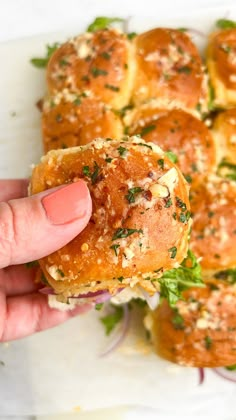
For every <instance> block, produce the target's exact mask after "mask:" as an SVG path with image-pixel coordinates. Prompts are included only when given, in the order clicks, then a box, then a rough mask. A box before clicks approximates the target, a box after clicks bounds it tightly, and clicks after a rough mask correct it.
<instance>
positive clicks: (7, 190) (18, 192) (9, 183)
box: [0, 179, 29, 202]
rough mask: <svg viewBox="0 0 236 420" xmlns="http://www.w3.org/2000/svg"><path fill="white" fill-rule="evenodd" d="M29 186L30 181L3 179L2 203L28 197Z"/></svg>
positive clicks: (0, 181) (0, 188)
mask: <svg viewBox="0 0 236 420" xmlns="http://www.w3.org/2000/svg"><path fill="white" fill-rule="evenodd" d="M28 185H29V180H28V179H1V180H0V202H1V201H8V200H12V199H14V198H22V197H26V196H27V195H28V194H27V189H28Z"/></svg>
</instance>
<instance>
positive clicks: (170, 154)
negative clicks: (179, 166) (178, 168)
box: [165, 150, 178, 163]
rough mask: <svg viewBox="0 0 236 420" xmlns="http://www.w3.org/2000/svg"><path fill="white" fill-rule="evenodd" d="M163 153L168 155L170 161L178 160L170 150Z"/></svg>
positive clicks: (175, 161)
mask: <svg viewBox="0 0 236 420" xmlns="http://www.w3.org/2000/svg"><path fill="white" fill-rule="evenodd" d="M165 155H166V156H167V157H168V159H170V161H171V162H172V163H177V162H178V157H177V156H176V154H175V153H174V152H171V150H169V151H168V152H165Z"/></svg>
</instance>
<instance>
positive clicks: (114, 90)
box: [105, 83, 120, 92]
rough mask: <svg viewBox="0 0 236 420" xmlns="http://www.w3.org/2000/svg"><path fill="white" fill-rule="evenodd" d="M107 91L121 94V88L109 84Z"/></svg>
mask: <svg viewBox="0 0 236 420" xmlns="http://www.w3.org/2000/svg"><path fill="white" fill-rule="evenodd" d="M105 88H106V89H110V90H112V91H113V92H119V90H120V88H119V87H118V86H113V85H109V84H108V83H106V84H105Z"/></svg>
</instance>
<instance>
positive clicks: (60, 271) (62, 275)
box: [56, 268, 65, 278]
mask: <svg viewBox="0 0 236 420" xmlns="http://www.w3.org/2000/svg"><path fill="white" fill-rule="evenodd" d="M56 271H57V273H58V274H59V275H60V276H61V277H62V278H63V277H65V274H64V273H63V271H62V270H60V268H58V269H57V270H56Z"/></svg>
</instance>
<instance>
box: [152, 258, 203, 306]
mask: <svg viewBox="0 0 236 420" xmlns="http://www.w3.org/2000/svg"><path fill="white" fill-rule="evenodd" d="M189 262H191V266H189ZM158 281H159V283H160V286H161V290H160V293H161V297H163V298H166V299H167V300H168V302H169V304H170V306H174V305H175V304H176V302H177V301H178V300H179V299H181V298H182V291H184V290H186V289H188V288H189V287H196V286H197V287H205V284H204V283H203V281H202V273H201V266H200V264H199V262H198V261H197V258H196V257H195V255H194V254H193V253H192V251H190V250H189V251H188V255H187V257H186V258H185V259H184V261H183V262H182V263H181V265H180V266H179V267H178V268H173V269H171V270H168V271H166V272H165V273H164V274H163V276H162V277H161V279H159V280H158Z"/></svg>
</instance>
